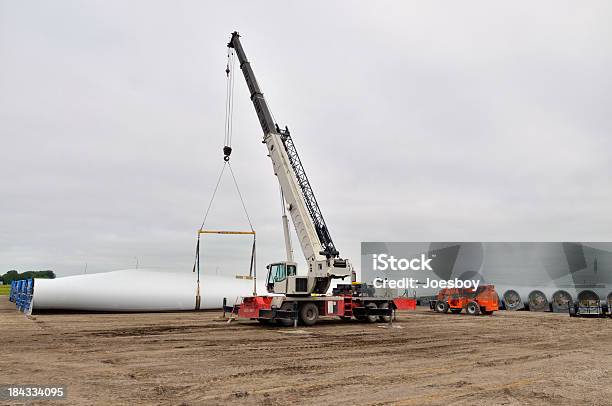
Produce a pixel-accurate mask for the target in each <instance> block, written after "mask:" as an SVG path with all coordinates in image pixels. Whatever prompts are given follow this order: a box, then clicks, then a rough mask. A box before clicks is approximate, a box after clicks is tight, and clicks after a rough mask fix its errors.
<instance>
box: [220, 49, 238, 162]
mask: <svg viewBox="0 0 612 406" xmlns="http://www.w3.org/2000/svg"><path fill="white" fill-rule="evenodd" d="M235 64H236V55H235V53H234V50H233V49H232V48H228V49H227V65H226V67H225V77H226V79H225V125H224V131H225V137H224V140H223V142H224V146H223V154H224V155H225V156H224V157H223V159H224V160H225V161H226V162H228V161H229V158H230V155H231V153H232V135H233V132H234V66H235Z"/></svg>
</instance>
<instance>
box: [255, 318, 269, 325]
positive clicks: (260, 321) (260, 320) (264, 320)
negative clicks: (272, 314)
mask: <svg viewBox="0 0 612 406" xmlns="http://www.w3.org/2000/svg"><path fill="white" fill-rule="evenodd" d="M257 321H258V322H259V323H260V324H263V325H264V326H268V325H270V324H272V319H257Z"/></svg>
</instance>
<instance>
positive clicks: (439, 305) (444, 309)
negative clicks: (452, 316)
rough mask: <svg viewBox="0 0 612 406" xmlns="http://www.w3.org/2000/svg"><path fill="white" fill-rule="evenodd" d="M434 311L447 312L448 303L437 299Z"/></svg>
mask: <svg viewBox="0 0 612 406" xmlns="http://www.w3.org/2000/svg"><path fill="white" fill-rule="evenodd" d="M436 311H437V312H438V313H447V312H448V303H446V302H444V301H442V300H439V301H438V302H436Z"/></svg>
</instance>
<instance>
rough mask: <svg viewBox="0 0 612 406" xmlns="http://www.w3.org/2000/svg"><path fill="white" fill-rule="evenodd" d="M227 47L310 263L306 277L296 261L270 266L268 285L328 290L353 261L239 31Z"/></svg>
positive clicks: (291, 291)
mask: <svg viewBox="0 0 612 406" xmlns="http://www.w3.org/2000/svg"><path fill="white" fill-rule="evenodd" d="M227 46H228V47H229V48H233V49H234V50H235V52H236V56H237V57H238V62H239V64H240V69H241V70H242V73H243V74H244V78H245V80H246V83H247V86H248V88H249V91H250V94H251V101H252V102H253V106H254V107H255V111H256V112H257V117H258V118H259V123H260V124H261V129H262V130H263V133H264V136H263V142H264V143H265V144H266V146H267V148H268V155H269V157H270V159H271V160H272V166H273V169H274V174H275V175H276V176H277V178H278V182H279V184H280V188H281V191H282V195H283V196H284V200H285V201H286V204H287V209H288V211H289V215H290V216H291V220H292V222H293V225H294V227H295V230H296V233H297V236H298V239H299V242H300V246H301V248H302V252H303V253H304V257H305V258H306V262H307V265H308V275H307V277H303V276H298V275H297V272H296V270H297V266H296V264H295V263H294V262H289V261H286V262H280V263H274V264H271V265H269V266H268V270H269V272H268V281H267V283H268V290H270V291H273V292H275V293H285V294H288V295H300V294H311V293H319V294H322V293H326V292H327V290H328V289H329V286H330V283H331V280H332V279H334V278H346V277H347V276H351V273H352V267H351V264H350V262H349V261H348V260H346V259H342V258H340V256H339V253H338V250H337V249H336V246H335V245H334V242H333V241H332V238H331V236H330V234H329V230H328V228H327V225H326V224H325V220H324V219H323V215H322V214H321V209H320V208H319V204H318V203H317V199H316V198H315V195H314V192H313V190H312V187H311V185H310V182H309V180H308V177H307V176H306V172H305V171H304V167H303V166H302V163H301V161H300V157H299V155H298V153H297V150H296V148H295V145H294V143H293V140H292V138H291V134H290V132H289V129H288V128H287V127H285V128H284V129H281V128H279V126H278V124H277V123H275V122H274V119H273V116H272V113H271V112H270V108H269V107H268V104H267V103H266V99H265V98H264V95H263V93H262V91H261V89H260V87H259V84H258V83H257V79H256V78H255V74H254V73H253V69H252V68H251V64H250V63H249V61H248V59H247V57H246V54H245V52H244V49H243V48H242V44H241V43H240V35H239V34H238V32H233V33H232V37H231V39H230V42H229V43H228V44H227ZM285 238H287V237H285Z"/></svg>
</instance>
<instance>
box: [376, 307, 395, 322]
mask: <svg viewBox="0 0 612 406" xmlns="http://www.w3.org/2000/svg"><path fill="white" fill-rule="evenodd" d="M378 308H379V309H388V308H389V303H388V302H385V303H381V304H380V305H378ZM391 317H392V316H378V320H380V322H381V323H389V322H391Z"/></svg>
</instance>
